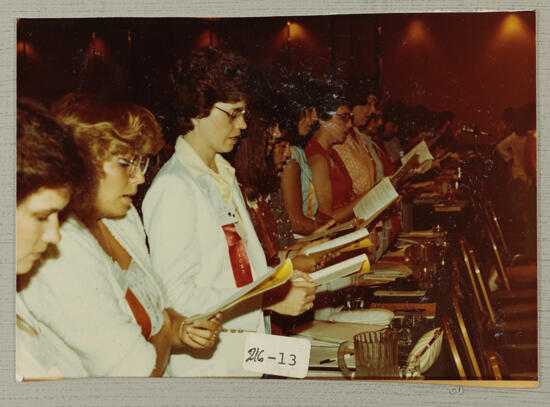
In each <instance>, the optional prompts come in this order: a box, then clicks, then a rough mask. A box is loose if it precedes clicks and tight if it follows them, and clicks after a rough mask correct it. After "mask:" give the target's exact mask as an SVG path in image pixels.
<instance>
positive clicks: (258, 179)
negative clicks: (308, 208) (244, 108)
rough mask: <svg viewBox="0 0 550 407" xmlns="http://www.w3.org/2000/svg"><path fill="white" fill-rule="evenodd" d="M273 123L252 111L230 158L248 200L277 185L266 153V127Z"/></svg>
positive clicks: (267, 135)
mask: <svg viewBox="0 0 550 407" xmlns="http://www.w3.org/2000/svg"><path fill="white" fill-rule="evenodd" d="M276 124H277V123H276V122H274V121H273V120H266V119H263V118H262V117H261V116H260V115H259V114H252V115H251V119H250V122H249V123H248V125H247V129H246V137H245V138H244V139H242V140H241V142H240V144H239V146H238V147H237V151H236V152H235V156H234V157H233V166H234V167H235V175H236V177H237V180H238V181H239V183H240V184H241V185H242V187H243V190H244V192H245V194H246V196H247V197H248V198H249V199H252V200H254V199H256V198H258V196H259V195H260V194H267V193H270V192H273V191H275V190H276V189H277V187H278V185H279V176H278V174H277V171H276V169H275V165H274V163H273V157H272V156H271V155H270V156H269V157H268V156H267V145H268V144H267V143H268V140H269V139H270V135H269V134H268V130H269V129H270V128H271V127H272V126H275V125H276Z"/></svg>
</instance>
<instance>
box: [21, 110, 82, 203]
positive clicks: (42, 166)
mask: <svg viewBox="0 0 550 407" xmlns="http://www.w3.org/2000/svg"><path fill="white" fill-rule="evenodd" d="M85 180H86V173H85V168H84V164H83V162H82V160H81V158H80V155H79V152H78V149H77V147H76V146H75V144H74V141H73V138H72V136H71V133H70V131H68V130H67V129H66V128H64V127H63V125H61V124H60V123H59V122H57V121H56V120H55V119H54V118H53V117H51V116H50V115H49V113H48V112H47V111H46V109H45V108H44V107H43V106H41V105H39V104H38V103H36V102H34V101H32V100H29V99H19V100H18V102H17V205H19V204H20V203H21V202H23V201H24V200H25V199H26V198H28V197H29V196H30V195H32V194H33V193H35V192H37V191H38V190H39V189H40V188H51V189H57V188H69V189H70V190H71V191H73V192H75V191H80V190H82V189H85V188H86V185H85Z"/></svg>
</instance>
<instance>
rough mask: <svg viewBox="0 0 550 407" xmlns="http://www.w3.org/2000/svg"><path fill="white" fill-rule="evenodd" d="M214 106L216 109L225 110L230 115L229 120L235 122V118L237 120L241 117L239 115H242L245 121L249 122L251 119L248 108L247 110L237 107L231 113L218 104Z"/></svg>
mask: <svg viewBox="0 0 550 407" xmlns="http://www.w3.org/2000/svg"><path fill="white" fill-rule="evenodd" d="M214 107H215V108H216V109H218V110H221V111H222V112H224V113H225V114H226V115H227V117H229V121H230V122H231V123H233V122H234V121H235V120H237V119H238V118H239V116H241V117H242V118H243V120H244V121H245V122H248V121H249V120H250V112H248V110H246V109H235V110H233V111H232V112H231V113H229V112H228V111H226V110H223V109H222V108H220V107H218V106H214Z"/></svg>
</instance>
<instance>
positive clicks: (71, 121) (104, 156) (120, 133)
mask: <svg viewBox="0 0 550 407" xmlns="http://www.w3.org/2000/svg"><path fill="white" fill-rule="evenodd" d="M52 112H53V113H55V114H56V115H57V117H58V118H59V119H60V120H61V121H63V123H64V124H66V125H67V126H69V127H70V128H71V130H72V132H73V137H74V140H75V142H76V145H77V147H78V148H79V150H80V153H81V156H82V157H84V158H85V162H86V164H87V166H88V173H89V176H90V188H89V189H88V191H86V192H85V193H83V194H81V195H80V196H77V197H75V202H74V208H75V211H76V212H77V214H78V215H79V216H81V217H83V216H86V214H88V213H89V211H91V210H92V209H93V208H92V207H91V205H93V202H94V199H93V198H94V197H95V195H96V193H97V187H98V185H99V180H100V178H101V176H102V175H103V163H104V162H105V161H106V160H108V159H109V158H110V157H112V156H114V155H127V154H136V155H152V154H156V153H157V152H158V151H159V150H160V149H161V148H162V146H163V145H164V140H163V137H162V130H161V128H160V125H159V124H158V122H157V120H156V119H155V116H154V115H153V114H152V113H151V112H150V111H149V110H147V109H146V108H144V107H142V106H138V105H135V104H133V103H128V102H120V101H112V100H105V99H102V98H100V97H98V96H95V95H90V94H84V93H69V94H67V95H65V96H63V97H62V98H61V99H60V100H58V101H57V102H55V103H54V104H53V106H52Z"/></svg>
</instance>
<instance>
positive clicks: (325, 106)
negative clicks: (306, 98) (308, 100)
mask: <svg viewBox="0 0 550 407" xmlns="http://www.w3.org/2000/svg"><path fill="white" fill-rule="evenodd" d="M344 86H345V85H344V84H343V83H339V82H335V81H329V82H328V83H327V84H326V85H324V86H323V87H321V88H320V95H321V96H320V98H319V100H318V102H317V104H316V109H317V116H318V117H319V119H320V120H324V121H327V120H330V118H331V117H332V116H334V114H335V112H336V110H338V108H339V107H340V106H342V105H346V106H349V105H350V104H349V100H348V98H347V97H346V93H345V87H344Z"/></svg>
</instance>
